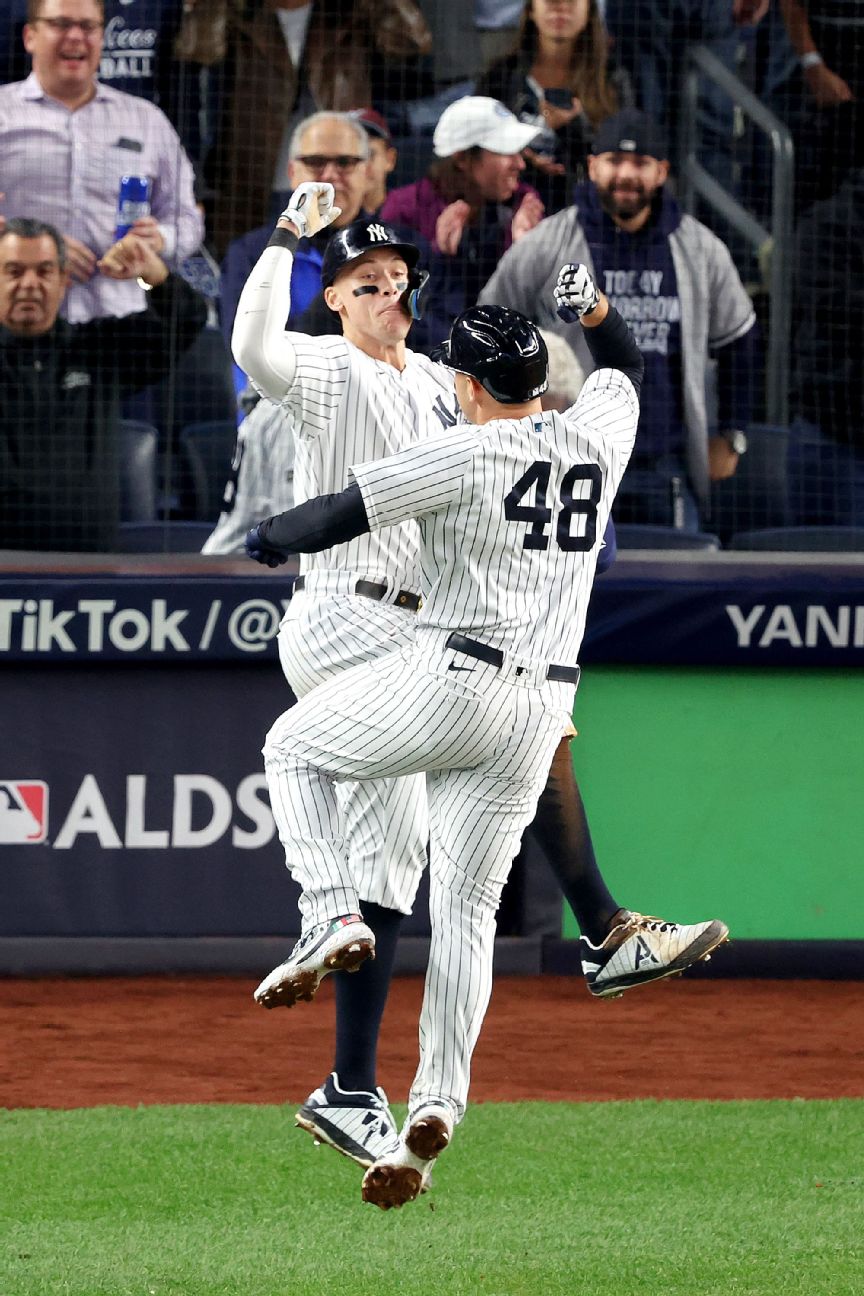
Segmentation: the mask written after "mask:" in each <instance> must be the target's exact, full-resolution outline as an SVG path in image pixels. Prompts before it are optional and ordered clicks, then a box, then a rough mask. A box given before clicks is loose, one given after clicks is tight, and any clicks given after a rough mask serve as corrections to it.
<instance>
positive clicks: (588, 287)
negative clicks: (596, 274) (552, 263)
mask: <svg viewBox="0 0 864 1296" xmlns="http://www.w3.org/2000/svg"><path fill="white" fill-rule="evenodd" d="M554 297H555V305H556V306H557V308H558V315H559V318H560V319H562V320H564V321H566V323H568V324H572V323H573V322H574V321H575V320H580V319H581V318H582V316H583V315H589V314H590V313H591V311H593V310H594V309H595V307H597V306H599V304H600V294H599V292H598V291H597V285H596V284H595V282H594V280H593V279H592V278H591V272H590V271H589V269H588V267H587V266H584V265H565V266H562V267H561V269H560V270H559V272H558V282H557V284H556V285H555V290H554Z"/></svg>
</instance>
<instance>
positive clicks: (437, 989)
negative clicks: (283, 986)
mask: <svg viewBox="0 0 864 1296" xmlns="http://www.w3.org/2000/svg"><path fill="white" fill-rule="evenodd" d="M446 637H447V635H446V632H444V631H423V632H421V635H420V637H419V638H418V641H417V642H416V643H415V644H414V645H411V646H409V647H406V648H403V649H401V650H400V651H399V652H396V653H393V654H391V655H390V656H388V657H386V658H380V659H378V660H375V661H372V662H369V663H368V664H367V665H365V666H359V667H356V668H355V669H353V670H351V671H348V672H346V673H345V674H343V675H340V676H339V678H338V679H335V680H333V681H332V682H330V683H328V684H324V685H322V686H321V687H320V688H317V689H315V690H314V691H313V692H312V693H310V694H309V695H308V696H307V697H306V698H304V699H303V701H302V702H300V703H299V704H298V705H297V706H296V707H294V708H292V709H291V710H290V711H286V712H285V713H284V715H282V716H280V717H279V719H278V720H277V721H276V723H275V724H274V725H273V727H272V728H271V730H270V732H269V734H268V735H267V740H266V743H265V746H264V762H265V767H266V770H267V782H268V787H269V789H270V800H271V804H272V807H273V813H274V816H275V818H276V823H277V825H278V828H279V834H280V837H281V840H282V843H283V845H284V847H285V853H286V859H287V862H288V867H289V868H290V869H291V871H292V873H293V875H294V877H295V879H296V880H297V881H298V882H299V883H300V885H301V886H302V888H303V891H304V896H303V900H302V910H303V916H304V922H305V925H306V926H310V925H312V924H313V923H317V922H324V921H326V920H328V919H331V918H335V917H337V916H339V915H340V914H345V913H352V912H354V911H355V910H356V908H357V904H356V901H357V891H356V886H355V883H354V879H353V876H352V871H351V868H350V865H349V859H348V851H347V847H346V841H345V837H344V833H343V829H342V823H341V819H340V815H339V812H338V803H337V796H336V785H337V784H339V783H340V782H342V781H344V780H353V779H357V780H361V781H362V780H366V779H380V778H389V777H393V776H402V775H406V774H413V773H416V772H418V771H421V770H422V771H426V787H427V792H428V798H429V815H430V828H431V850H430V903H429V910H430V922H431V928H432V940H431V947H430V954H429V966H428V969H427V974H426V989H425V994H424V999H423V1008H422V1011H421V1017H420V1065H419V1069H418V1071H417V1074H416V1076H415V1078H414V1083H413V1085H412V1088H411V1093H410V1096H409V1103H410V1106H411V1109H412V1110H413V1109H415V1108H416V1107H417V1106H418V1105H419V1104H420V1103H422V1102H424V1101H426V1100H428V1099H430V1098H434V1099H437V1100H439V1101H440V1100H443V1101H445V1102H449V1104H450V1105H451V1107H452V1109H453V1113H454V1117H455V1118H456V1119H457V1120H460V1119H461V1117H462V1114H463V1112H464V1110H465V1103H466V1100H467V1094H468V1086H469V1081H470V1067H471V1056H472V1053H473V1050H474V1046H475V1044H476V1042H477V1038H478V1036H479V1034H480V1028H481V1025H482V1023H483V1018H484V1016H485V1013H486V1008H487V1005H488V1002H489V995H490V993H491V987H492V957H493V945H494V937H495V913H496V910H497V908H498V904H499V900H500V897H501V891H502V888H503V886H504V883H505V882H506V880H507V876H508V874H509V872H510V866H511V862H512V860H513V858H514V856H515V855H516V853H517V851H518V848H519V841H520V838H521V835H522V832H523V830H524V828H525V827H526V826H527V824H529V823H530V822H531V820H532V819H533V817H534V814H535V811H536V807H537V801H538V798H539V796H540V793H541V792H542V790H543V787H544V786H545V783H546V778H547V775H548V771H549V766H550V763H551V761H552V756H553V754H554V751H555V748H556V747H557V745H558V743H559V742H560V740H561V732H562V728H563V726H564V725H565V724H566V723H567V721H568V719H569V715H570V712H571V710H572V704H573V686H572V684H571V685H567V684H561V683H550V682H548V681H546V679H545V669H544V668H542V667H538V666H535V665H531V664H528V663H524V662H516V661H515V660H513V659H511V658H507V657H505V662H504V665H503V666H502V667H501V668H500V669H498V668H496V667H494V666H492V665H489V664H487V663H484V662H480V661H477V660H476V659H474V658H471V657H466V656H465V655H464V654H462V653H459V652H455V651H454V650H452V649H448V648H447V647H446V645H445V640H446ZM517 671H518V672H519V673H517Z"/></svg>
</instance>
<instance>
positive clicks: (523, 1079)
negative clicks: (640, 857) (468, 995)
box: [0, 977, 864, 1107]
mask: <svg viewBox="0 0 864 1296" xmlns="http://www.w3.org/2000/svg"><path fill="white" fill-rule="evenodd" d="M252 989H253V982H252V981H249V982H246V981H245V980H241V979H235V978H218V979H207V980H205V979H197V978H193V977H184V978H178V979H162V978H155V977H142V978H130V979H98V978H93V979H90V978H87V979H69V980H51V981H47V980H45V981H43V980H34V981H27V980H6V981H2V980H0V1056H2V1057H3V1058H4V1060H5V1062H6V1066H5V1067H4V1066H2V1065H0V1107H89V1106H95V1105H100V1104H114V1103H116V1104H121V1105H136V1104H138V1103H195V1102H255V1103H258V1102H273V1103H278V1102H284V1101H290V1102H293V1101H296V1100H298V1099H301V1098H303V1097H305V1095H306V1094H307V1093H308V1092H309V1091H310V1089H313V1088H314V1087H315V1086H316V1085H317V1084H320V1082H321V1080H322V1078H323V1077H324V1075H325V1074H326V1073H327V1071H328V1070H329V1066H330V1053H331V1040H332V1030H333V997H332V992H331V989H330V987H329V986H327V985H326V983H325V985H324V986H323V987H322V989H321V991H320V994H319V999H318V1001H316V1003H315V1004H313V1005H311V1006H310V1005H305V1004H301V1005H299V1006H298V1007H296V1008H292V1009H287V1010H286V1009H274V1010H273V1011H270V1012H268V1011H266V1010H264V1009H261V1008H259V1007H257V1006H256V1005H255V1004H254V1003H253V1002H252V998H251V993H252ZM421 992H422V982H421V980H420V979H419V978H415V977H410V978H402V979H398V980H397V981H396V982H394V987H393V993H392V996H391V1001H390V1004H389V1005H388V1010H387V1016H386V1018H385V1022H384V1031H383V1039H382V1047H381V1053H380V1066H379V1080H380V1083H381V1084H383V1085H384V1087H385V1088H386V1089H387V1090H388V1092H389V1093H390V1095H391V1097H393V1099H394V1100H401V1101H404V1098H405V1095H406V1093H407V1089H408V1085H409V1082H410V1080H411V1076H412V1075H413V1071H414V1066H415V1063H416V1055H417V1053H416V1050H417V1044H416V1041H417V1013H418V1008H419V1004H420V996H421ZM861 1096H864V986H862V985H861V983H860V982H857V983H856V982H826V981H821V982H820V981H798V982H789V981H740V980H726V981H722V980H717V981H710V980H700V981H693V982H690V983H688V982H687V981H686V980H670V981H666V982H662V983H658V984H657V985H655V986H652V987H646V988H643V989H640V990H637V991H631V992H630V993H629V994H628V995H625V996H624V997H623V998H622V999H619V1000H614V1001H612V1002H608V1003H602V1002H597V1001H594V1000H591V999H590V998H589V997H588V994H587V992H586V991H585V988H584V985H583V983H582V981H581V979H577V978H572V979H571V978H566V977H538V978H530V979H523V978H515V977H513V978H511V977H501V978H499V979H498V981H497V982H496V984H495V989H494V992H493V996H492V1004H491V1007H490V1010H489V1015H488V1017H487V1020H486V1025H485V1027H484V1031H483V1035H482V1037H481V1040H480V1045H479V1047H478V1050H477V1054H476V1059H475V1067H474V1080H473V1085H472V1098H473V1100H474V1101H484V1100H485V1101H491V1100H496V1099H497V1100H504V1099H574V1098H579V1099H612V1098H621V1099H627V1098H720V1099H724V1098H796V1097H797V1098H835V1097H861Z"/></svg>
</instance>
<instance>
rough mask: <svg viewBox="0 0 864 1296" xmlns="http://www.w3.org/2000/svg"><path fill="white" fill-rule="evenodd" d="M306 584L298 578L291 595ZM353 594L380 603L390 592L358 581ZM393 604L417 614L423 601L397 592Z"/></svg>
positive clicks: (416, 595)
mask: <svg viewBox="0 0 864 1296" xmlns="http://www.w3.org/2000/svg"><path fill="white" fill-rule="evenodd" d="M305 584H306V577H305V576H298V577H297V579H296V580H295V582H294V585H293V586H292V590H291V592H292V593H295V592H296V591H297V590H302V589H303V587H304V585H305ZM354 593H355V594H361V595H362V596H363V598H370V599H375V601H376V602H377V603H380V602H381V600H382V599H384V598H386V597H387V595H388V594H389V593H390V590H389V589H388V587H387V586H386V585H379V584H378V582H377V581H367V580H358V581H357V582H356V583H355V585H354ZM393 602H394V603H395V604H396V606H397V607H404V608H407V609H408V611H409V612H419V611H420V607H421V605H422V602H423V600H422V599H421V598H420V595H419V594H412V593H411V591H410V590H399V592H398V593H397V595H396V597H395V598H394V599H393Z"/></svg>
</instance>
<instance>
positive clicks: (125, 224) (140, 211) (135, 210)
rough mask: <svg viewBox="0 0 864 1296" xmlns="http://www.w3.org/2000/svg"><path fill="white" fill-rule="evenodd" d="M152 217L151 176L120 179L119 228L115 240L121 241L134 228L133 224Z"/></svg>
mask: <svg viewBox="0 0 864 1296" xmlns="http://www.w3.org/2000/svg"><path fill="white" fill-rule="evenodd" d="M149 215H150V178H149V176H136V175H124V176H121V177H120V192H119V194H118V195H117V226H116V228H115V230H114V237H115V239H121V238H122V237H123V235H124V234H128V233H129V231H130V229H131V228H132V222H133V221H136V220H140V218H141V217H142V216H149Z"/></svg>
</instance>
